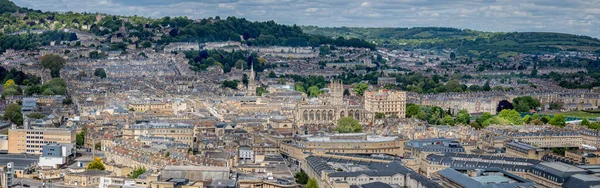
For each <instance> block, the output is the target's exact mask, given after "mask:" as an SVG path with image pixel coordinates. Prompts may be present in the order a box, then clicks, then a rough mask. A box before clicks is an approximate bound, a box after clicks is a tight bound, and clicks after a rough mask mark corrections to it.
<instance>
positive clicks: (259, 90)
mask: <svg viewBox="0 0 600 188" xmlns="http://www.w3.org/2000/svg"><path fill="white" fill-rule="evenodd" d="M263 93H269V91H268V90H267V89H265V88H263V87H257V88H256V95H257V96H262V95H263Z"/></svg>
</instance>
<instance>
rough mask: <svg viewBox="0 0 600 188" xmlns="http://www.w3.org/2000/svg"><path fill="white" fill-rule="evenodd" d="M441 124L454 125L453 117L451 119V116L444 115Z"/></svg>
mask: <svg viewBox="0 0 600 188" xmlns="http://www.w3.org/2000/svg"><path fill="white" fill-rule="evenodd" d="M442 125H450V126H454V119H452V116H450V115H446V116H445V117H444V119H442Z"/></svg>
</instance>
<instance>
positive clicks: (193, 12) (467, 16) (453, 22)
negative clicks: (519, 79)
mask: <svg viewBox="0 0 600 188" xmlns="http://www.w3.org/2000/svg"><path fill="white" fill-rule="evenodd" d="M13 2H15V4H17V5H18V6H24V7H29V8H33V9H40V10H43V11H63V12H64V11H74V12H102V13H108V14H117V15H138V16H146V17H154V18H159V17H163V16H171V17H173V16H187V17H188V18H192V19H197V18H208V17H215V16H220V17H221V18H226V17H227V16H235V17H243V18H246V19H248V20H251V21H268V20H274V21H276V22H277V23H281V24H288V25H291V24H297V25H315V26H321V27H339V26H348V27H428V26H434V27H454V28H460V29H474V30H480V31H502V32H512V31H521V32H528V31H543V32H560V33H571V34H577V35H587V36H592V37H595V38H600V0H13Z"/></svg>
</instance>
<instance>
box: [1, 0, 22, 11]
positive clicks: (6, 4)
mask: <svg viewBox="0 0 600 188" xmlns="http://www.w3.org/2000/svg"><path fill="white" fill-rule="evenodd" d="M17 11H19V12H26V11H28V10H27V9H24V8H21V7H19V6H17V5H15V3H13V2H12V1H9V0H0V14H4V13H5V12H8V13H13V12H17Z"/></svg>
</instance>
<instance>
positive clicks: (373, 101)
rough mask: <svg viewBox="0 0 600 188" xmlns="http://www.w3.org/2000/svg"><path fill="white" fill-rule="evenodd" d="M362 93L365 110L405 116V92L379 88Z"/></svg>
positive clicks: (400, 116)
mask: <svg viewBox="0 0 600 188" xmlns="http://www.w3.org/2000/svg"><path fill="white" fill-rule="evenodd" d="M364 95H365V96H364V97H365V110H366V111H367V112H370V113H383V114H385V115H395V116H397V117H399V118H404V117H405V112H406V92H402V91H390V90H379V91H376V92H373V91H371V92H366V93H365V94H364Z"/></svg>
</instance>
